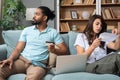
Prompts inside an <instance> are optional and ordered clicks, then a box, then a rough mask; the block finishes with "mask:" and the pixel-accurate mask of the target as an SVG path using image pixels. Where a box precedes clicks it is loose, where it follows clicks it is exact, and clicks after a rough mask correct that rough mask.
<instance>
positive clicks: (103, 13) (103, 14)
mask: <svg viewBox="0 0 120 80" xmlns="http://www.w3.org/2000/svg"><path fill="white" fill-rule="evenodd" d="M102 16H103V18H104V19H106V15H105V12H104V9H102Z"/></svg>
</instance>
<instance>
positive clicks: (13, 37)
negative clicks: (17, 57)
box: [2, 30, 22, 57]
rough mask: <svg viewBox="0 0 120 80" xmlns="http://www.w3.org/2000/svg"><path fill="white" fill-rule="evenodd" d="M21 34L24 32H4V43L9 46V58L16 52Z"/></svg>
mask: <svg viewBox="0 0 120 80" xmlns="http://www.w3.org/2000/svg"><path fill="white" fill-rule="evenodd" d="M21 32H22V30H8V31H3V32H2V36H3V39H4V42H5V44H6V45H7V57H9V56H10V54H11V53H12V51H13V50H14V48H15V46H16V44H17V42H18V40H19V37H20V34H21Z"/></svg>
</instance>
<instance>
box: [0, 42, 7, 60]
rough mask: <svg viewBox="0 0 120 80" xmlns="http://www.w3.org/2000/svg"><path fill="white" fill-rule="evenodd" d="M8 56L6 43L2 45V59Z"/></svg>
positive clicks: (0, 57) (0, 52)
mask: <svg viewBox="0 0 120 80" xmlns="http://www.w3.org/2000/svg"><path fill="white" fill-rule="evenodd" d="M6 58H7V48H6V44H2V45H0V61H1V60H3V59H6Z"/></svg>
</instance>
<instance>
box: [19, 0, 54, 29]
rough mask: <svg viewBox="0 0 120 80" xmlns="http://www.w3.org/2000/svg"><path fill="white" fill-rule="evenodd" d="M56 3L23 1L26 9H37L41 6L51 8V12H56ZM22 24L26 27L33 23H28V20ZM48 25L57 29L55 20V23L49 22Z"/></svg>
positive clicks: (39, 0) (51, 1)
mask: <svg viewBox="0 0 120 80" xmlns="http://www.w3.org/2000/svg"><path fill="white" fill-rule="evenodd" d="M55 1H56V0H23V3H24V5H25V6H26V8H36V7H39V6H47V7H49V8H50V9H51V10H55V5H56V4H55ZM21 24H23V25H25V26H30V25H31V22H30V21H26V20H22V21H21ZM48 25H51V26H53V27H55V26H54V25H56V24H55V20H53V21H49V22H48Z"/></svg>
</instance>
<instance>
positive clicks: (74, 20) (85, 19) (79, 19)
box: [60, 19, 88, 21]
mask: <svg viewBox="0 0 120 80" xmlns="http://www.w3.org/2000/svg"><path fill="white" fill-rule="evenodd" d="M60 21H88V19H60Z"/></svg>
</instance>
